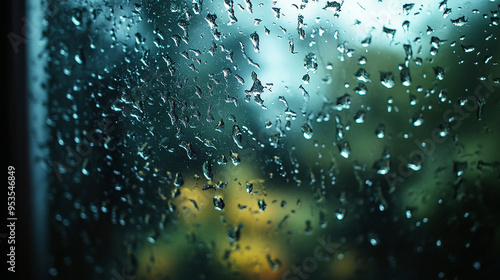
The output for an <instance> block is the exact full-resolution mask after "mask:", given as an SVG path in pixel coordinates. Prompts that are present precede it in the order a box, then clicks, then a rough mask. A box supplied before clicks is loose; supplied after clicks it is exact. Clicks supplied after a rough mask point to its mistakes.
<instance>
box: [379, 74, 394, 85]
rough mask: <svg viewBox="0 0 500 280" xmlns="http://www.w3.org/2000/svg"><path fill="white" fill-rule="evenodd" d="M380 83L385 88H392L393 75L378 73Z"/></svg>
mask: <svg viewBox="0 0 500 280" xmlns="http://www.w3.org/2000/svg"><path fill="white" fill-rule="evenodd" d="M380 83H381V84H382V85H384V86H385V87H386V88H393V87H394V85H395V82H394V75H392V73H391V72H380Z"/></svg>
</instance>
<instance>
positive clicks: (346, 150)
mask: <svg viewBox="0 0 500 280" xmlns="http://www.w3.org/2000/svg"><path fill="white" fill-rule="evenodd" d="M338 147H339V152H340V155H341V156H342V157H344V158H349V156H350V155H351V146H350V145H349V142H347V141H345V140H344V141H342V142H340V143H339V144H338Z"/></svg>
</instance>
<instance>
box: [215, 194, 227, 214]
mask: <svg viewBox="0 0 500 280" xmlns="http://www.w3.org/2000/svg"><path fill="white" fill-rule="evenodd" d="M213 202H214V206H215V210H219V211H222V210H223V209H224V207H225V206H226V204H225V203H224V200H223V199H222V197H219V196H214V198H213Z"/></svg>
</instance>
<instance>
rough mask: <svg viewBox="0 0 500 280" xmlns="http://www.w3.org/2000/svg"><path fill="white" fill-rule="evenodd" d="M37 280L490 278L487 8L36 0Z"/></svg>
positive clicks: (493, 244) (491, 91)
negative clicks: (43, 99)
mask: <svg viewBox="0 0 500 280" xmlns="http://www.w3.org/2000/svg"><path fill="white" fill-rule="evenodd" d="M43 9H45V10H44V11H46V12H47V14H50V16H47V17H46V18H45V20H46V22H45V24H44V25H43V26H44V27H43V29H44V30H43V32H44V33H43V34H44V40H45V43H46V45H45V47H44V51H43V53H44V54H45V56H44V57H46V68H45V70H46V74H47V80H46V81H45V82H44V89H45V90H46V92H47V104H46V106H47V110H48V118H47V120H46V122H45V124H46V126H47V127H48V130H49V134H50V141H48V142H47V143H44V144H43V145H44V147H46V149H47V150H48V151H49V152H48V153H49V156H48V157H47V158H45V159H44V160H43V161H44V163H45V166H46V170H47V173H48V174H49V178H50V184H49V185H50V188H49V194H48V195H49V202H48V207H49V233H50V235H49V236H50V239H49V244H50V246H49V247H50V256H51V257H50V258H49V260H48V262H49V263H50V267H49V269H48V271H47V274H48V275H49V276H50V277H49V278H50V279H115V280H120V279H294V280H296V279H462V278H463V279H492V277H494V275H498V273H499V266H498V264H499V263H500V259H499V255H500V254H499V252H500V223H499V222H500V220H499V215H498V214H499V213H500V208H499V206H498V205H499V203H498V199H499V198H500V191H499V189H498V186H499V185H500V181H499V180H500V177H499V174H500V147H499V144H498V143H499V139H500V135H499V133H500V126H499V122H498V121H499V120H500V114H499V112H500V105H499V99H500V98H499V96H500V71H499V65H498V60H499V57H500V52H499V50H500V47H499V46H500V44H499V41H498V40H499V39H498V36H499V34H500V29H499V28H500V27H499V3H498V2H497V1H494V0H490V1H486V0H483V1H447V0H436V1H434V0H428V1H414V2H405V1H397V0H383V1H382V0H378V1H375V0H374V1H313V0H309V1H308V0H302V1H282V0H279V1H255V0H213V1H207V0H205V1H203V0H189V1H114V0H111V1H83V2H81V1H46V2H45V3H44V5H43Z"/></svg>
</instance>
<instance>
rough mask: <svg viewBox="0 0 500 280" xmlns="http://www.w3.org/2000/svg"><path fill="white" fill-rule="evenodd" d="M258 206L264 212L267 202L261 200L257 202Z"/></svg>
mask: <svg viewBox="0 0 500 280" xmlns="http://www.w3.org/2000/svg"><path fill="white" fill-rule="evenodd" d="M257 205H258V206H259V209H260V211H264V210H266V207H267V204H266V202H265V201H264V199H259V200H258V201H257Z"/></svg>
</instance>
